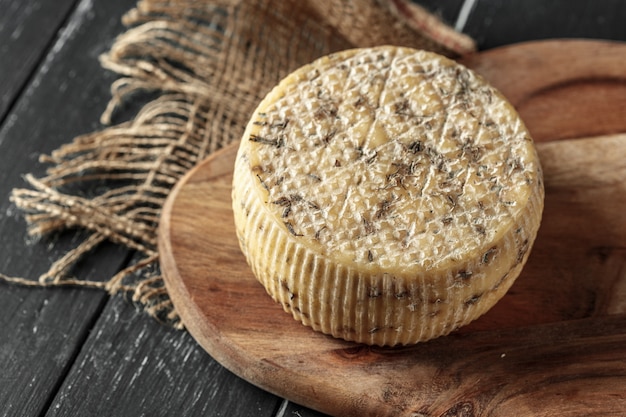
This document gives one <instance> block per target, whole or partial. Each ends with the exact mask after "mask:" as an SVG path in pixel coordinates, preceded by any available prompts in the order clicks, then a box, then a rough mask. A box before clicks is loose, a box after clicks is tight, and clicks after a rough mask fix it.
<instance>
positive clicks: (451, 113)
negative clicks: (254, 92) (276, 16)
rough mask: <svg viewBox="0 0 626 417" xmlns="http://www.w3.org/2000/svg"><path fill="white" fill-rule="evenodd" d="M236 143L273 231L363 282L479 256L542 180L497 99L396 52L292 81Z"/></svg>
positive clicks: (323, 66) (435, 64)
mask: <svg viewBox="0 0 626 417" xmlns="http://www.w3.org/2000/svg"><path fill="white" fill-rule="evenodd" d="M243 141H244V142H245V143H244V144H242V145H243V147H242V149H243V154H242V155H243V158H244V159H245V160H246V163H247V164H248V165H247V166H248V167H249V172H250V174H251V175H252V176H254V177H255V178H254V180H255V182H256V187H255V189H254V191H255V192H257V193H258V195H259V198H261V199H263V201H264V202H265V208H266V209H267V210H269V211H270V212H271V216H273V218H274V219H275V220H276V221H277V222H278V223H279V224H280V226H281V227H283V228H284V230H285V231H286V232H287V233H289V234H290V235H291V236H292V237H293V238H294V239H297V240H298V241H299V243H302V244H305V245H307V246H308V247H309V248H310V249H312V250H314V251H316V252H317V253H320V254H321V255H322V256H327V257H329V258H331V259H334V260H336V261H338V262H342V263H345V264H348V265H351V264H354V265H359V266H361V267H365V268H370V269H372V270H380V269H382V270H385V271H391V272H402V271H411V270H416V269H417V270H430V269H438V268H446V267H449V266H450V265H453V264H454V263H456V262H458V261H459V260H461V259H465V258H466V257H468V256H472V257H477V256H484V255H481V254H484V253H485V250H486V249H488V248H489V246H490V244H491V242H494V241H498V239H500V237H501V235H502V234H503V233H505V232H506V231H507V229H508V228H510V227H511V225H512V224H513V223H514V222H515V221H516V220H517V217H518V216H520V215H521V212H522V208H523V206H524V205H525V204H526V203H527V200H528V199H529V196H530V194H531V192H532V188H533V187H537V182H538V181H540V176H541V172H540V166H539V162H538V159H537V156H536V153H535V150H534V146H533V144H532V140H531V138H530V136H529V134H528V131H527V130H526V128H525V126H524V124H523V123H522V122H521V120H520V119H519V116H518V115H517V113H516V112H515V110H514V109H513V108H512V107H511V105H510V104H509V103H508V102H507V101H506V100H505V99H504V98H503V97H502V95H501V94H500V93H499V92H498V91H497V90H495V89H494V88H492V87H491V86H490V85H488V84H487V83H486V82H485V81H484V80H483V79H482V78H480V77H478V76H476V75H475V74H474V73H473V72H471V71H470V70H468V69H466V68H465V67H463V66H460V65H459V64H457V63H455V62H454V61H451V60H448V59H446V58H443V57H441V56H438V55H435V54H432V53H429V52H424V51H415V50H412V49H404V48H397V47H379V48H372V49H366V50H352V51H344V52H341V53H337V54H334V55H330V56H328V57H325V58H322V59H320V60H318V61H316V62H314V63H312V64H310V65H308V66H305V67H303V68H301V69H299V70H297V71H295V72H294V73H292V74H291V75H290V76H288V77H287V78H286V79H284V80H283V81H282V82H281V83H280V84H279V85H278V86H277V87H275V88H274V90H273V91H272V92H271V93H270V94H268V96H267V97H266V98H265V99H264V100H263V102H262V103H261V104H260V106H259V108H258V109H257V111H256V113H255V114H254V115H253V117H252V120H251V122H250V124H249V125H248V127H247V130H246V133H245V134H244V136H243ZM487 253H488V251H487Z"/></svg>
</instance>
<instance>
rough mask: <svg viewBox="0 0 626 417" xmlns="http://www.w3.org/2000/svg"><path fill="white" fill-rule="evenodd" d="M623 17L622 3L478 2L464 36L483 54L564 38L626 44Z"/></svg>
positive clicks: (625, 5)
mask: <svg viewBox="0 0 626 417" xmlns="http://www.w3.org/2000/svg"><path fill="white" fill-rule="evenodd" d="M624 16H626V2H623V1H622V0H597V1H587V0H570V1H544V0H525V1H523V2H521V1H508V0H476V2H475V4H474V7H473V9H472V11H471V13H470V16H469V18H468V20H467V24H466V25H465V29H464V32H465V33H467V34H468V35H470V36H472V37H473V38H474V39H475V40H476V42H477V44H478V47H479V48H480V49H483V50H484V49H490V48H494V47H496V46H501V45H508V44H512V43H516V42H522V41H527V40H538V39H548V38H563V37H565V38H595V39H609V40H621V41H626V29H625V27H624Z"/></svg>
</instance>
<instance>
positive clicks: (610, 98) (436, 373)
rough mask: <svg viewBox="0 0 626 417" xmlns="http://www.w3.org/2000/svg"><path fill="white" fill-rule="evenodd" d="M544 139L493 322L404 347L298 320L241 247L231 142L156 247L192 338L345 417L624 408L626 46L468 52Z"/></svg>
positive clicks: (254, 377) (178, 192)
mask: <svg viewBox="0 0 626 417" xmlns="http://www.w3.org/2000/svg"><path fill="white" fill-rule="evenodd" d="M464 63H465V64H467V65H468V66H470V67H472V68H474V69H475V70H476V71H478V72H479V73H481V74H482V75H483V76H484V77H485V78H487V79H488V80H490V81H491V82H492V83H493V84H494V85H495V86H496V87H498V88H499V89H500V90H501V91H502V92H503V93H504V94H505V95H506V96H507V97H508V98H509V99H510V100H511V101H512V103H513V104H514V105H515V106H516V107H517V108H518V109H519V111H520V113H521V115H522V117H523V118H524V119H525V121H526V122H527V124H528V126H529V129H530V130H531V132H532V133H533V135H534V137H535V139H536V141H537V142H538V143H537V147H538V150H539V153H540V158H541V161H542V165H543V168H544V173H545V184H546V201H545V211H544V217H543V222H542V226H541V229H540V232H539V236H538V238H537V241H536V244H535V247H534V249H533V252H532V254H531V257H530V260H529V262H528V264H527V265H526V267H525V269H524V271H523V273H522V274H521V276H520V277H519V278H518V280H517V281H516V283H515V284H514V286H513V287H512V288H511V290H510V291H509V292H508V293H507V295H506V296H505V297H504V298H503V299H502V300H501V301H500V302H499V303H498V304H497V305H496V306H495V307H494V308H493V309H492V310H490V311H489V312H488V313H487V314H486V315H484V316H483V317H481V318H480V319H478V320H477V321H475V322H474V323H472V324H470V325H469V326H466V327H464V328H462V329H460V330H459V331H457V332H456V333H453V334H451V335H449V336H446V337H441V338H439V339H435V340H432V341H430V342H426V343H421V344H418V345H415V346H410V347H402V348H377V347H368V346H363V345H358V344H354V343H348V342H345V341H341V340H337V339H333V338H331V337H328V336H325V335H322V334H319V333H316V332H313V331H312V330H311V329H309V328H307V327H304V326H302V325H301V324H299V322H296V321H294V320H293V319H292V318H291V316H290V315H288V314H286V313H284V312H283V311H282V308H281V307H280V306H279V305H277V304H275V303H274V302H273V301H272V300H271V299H270V297H269V296H268V295H267V294H266V293H265V291H264V289H263V288H262V287H261V285H260V284H258V283H257V281H256V280H255V278H254V276H253V275H252V273H251V272H250V270H249V269H248V266H247V264H246V262H245V259H244V257H243V255H242V254H241V252H240V250H239V247H238V244H237V238H236V237H235V232H234V225H233V219H232V213H231V207H230V205H231V199H230V187H231V180H232V166H233V161H234V157H235V152H236V145H233V146H230V147H228V148H226V149H224V150H222V151H219V152H218V153H215V154H214V155H213V156H212V157H210V158H209V159H208V160H206V161H205V162H203V163H202V164H201V165H199V166H198V167H197V168H195V169H194V170H193V171H192V172H190V173H189V174H188V175H187V176H186V177H185V178H184V179H182V181H181V182H180V183H179V184H178V185H177V186H176V188H175V189H174V191H173V192H172V194H171V196H170V198H169V200H168V202H167V204H166V206H165V208H164V212H163V217H162V223H161V227H160V236H159V245H160V246H159V249H160V253H161V263H162V268H163V273H164V275H165V279H166V284H167V287H168V290H169V293H170V295H171V298H172V300H173V302H174V304H175V306H176V308H177V309H178V311H179V313H180V315H181V317H182V319H183V321H184V323H185V325H186V326H187V328H188V330H189V332H190V333H191V334H192V335H193V336H194V337H195V338H196V340H197V341H198V343H200V345H202V347H203V348H204V349H206V351H207V352H208V353H209V354H211V355H212V356H213V357H214V358H215V359H216V360H218V361H219V362H220V363H222V364H223V365H224V366H225V367H227V368H228V369H230V370H231V371H233V372H234V373H236V374H237V375H239V376H241V377H242V378H244V379H246V380H248V381H250V382H252V383H253V384H256V385H258V386H259V387H261V388H264V389H266V390H268V391H271V392H273V393H275V394H277V395H279V396H282V397H285V398H288V399H290V400H292V401H294V402H296V403H299V404H302V405H305V406H308V407H311V408H314V409H317V410H320V411H323V412H325V413H328V414H331V415H335V416H359V417H360V416H413V417H417V416H486V415H489V416H536V415H541V416H573V415H576V416H579V415H602V416H607V415H620V416H621V415H626V45H624V44H617V43H604V42H592V41H545V42H533V43H527V44H520V45H514V46H510V47H505V48H501V49H497V50H492V51H489V52H485V53H480V54H477V55H475V56H472V57H469V58H466V59H465V60H464Z"/></svg>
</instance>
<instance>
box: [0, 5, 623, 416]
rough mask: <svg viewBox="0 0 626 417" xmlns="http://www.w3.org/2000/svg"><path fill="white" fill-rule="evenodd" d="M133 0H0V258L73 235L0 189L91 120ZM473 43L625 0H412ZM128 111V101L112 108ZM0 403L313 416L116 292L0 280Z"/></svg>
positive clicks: (42, 266)
mask: <svg viewBox="0 0 626 417" xmlns="http://www.w3.org/2000/svg"><path fill="white" fill-rule="evenodd" d="M134 3H135V0H106V1H105V0H21V1H17V0H0V196H1V198H0V250H1V253H0V272H1V273H4V274H7V275H12V276H23V277H30V278H36V277H38V276H39V275H40V274H41V273H43V272H45V271H46V270H47V267H48V266H49V265H50V263H51V262H52V261H53V260H55V259H57V257H58V256H59V254H62V253H64V252H65V251H66V250H67V248H69V247H70V245H71V241H72V239H75V236H74V235H72V234H71V233H70V234H65V235H62V236H54V237H50V238H46V239H42V240H39V241H32V239H31V238H28V237H27V235H26V224H25V222H24V220H23V217H22V214H21V213H20V212H19V211H18V210H17V209H16V208H15V206H14V205H12V203H11V202H10V201H9V194H10V192H11V189H12V188H14V187H22V186H24V185H25V182H24V180H23V178H22V176H23V174H25V173H28V172H34V173H35V174H38V173H39V174H40V173H42V172H43V170H44V169H45V167H44V166H42V165H41V164H40V163H39V162H38V156H39V155H40V154H42V153H49V152H51V151H52V150H54V149H55V148H57V147H59V146H60V145H61V144H63V143H66V142H68V141H70V140H71V138H73V137H74V136H76V135H79V134H82V133H87V132H90V131H93V130H96V129H99V128H101V126H100V125H99V122H98V120H99V116H100V114H101V112H102V111H103V110H104V108H105V105H106V103H107V101H108V99H109V97H110V94H109V86H110V84H111V83H112V82H113V81H114V80H115V78H116V75H115V74H112V73H110V72H107V71H105V70H103V69H102V68H101V67H100V65H99V63H98V59H97V57H98V55H99V54H100V53H102V52H105V51H106V50H107V49H108V48H109V47H110V46H111V44H112V42H113V40H114V38H115V37H116V35H117V34H119V33H121V32H122V31H123V30H124V28H123V27H122V25H121V23H120V18H121V16H122V15H123V14H124V13H125V12H126V11H127V10H129V9H130V8H132V7H133V6H134ZM421 3H422V4H423V5H425V6H427V7H428V8H430V9H431V10H433V11H434V12H435V13H437V14H439V15H440V16H442V17H443V19H444V20H446V21H448V22H449V23H450V24H452V25H453V26H456V27H457V28H458V29H461V30H462V31H464V32H465V33H467V34H469V35H471V36H473V37H474V38H475V39H476V40H477V42H478V45H479V47H480V48H481V49H483V50H484V49H489V48H493V47H497V46H500V45H506V44H511V43H515V42H521V41H526V40H533V39H545V38H559V37H578V38H595V39H612V40H620V41H626V25H625V24H624V22H625V21H626V2H624V1H623V0H598V1H588V0H551V1H545V0H523V1H522V0H464V1H463V0H448V1H445V2H440V1H436V0H428V1H422V2H421ZM130 114H132V104H131V105H130V106H129V109H128V110H127V111H126V112H121V113H120V114H118V116H117V117H118V120H116V121H121V120H122V119H123V118H125V117H129V115H130ZM129 258H130V256H129V253H128V252H127V251H125V250H123V249H120V248H117V247H114V246H106V247H103V248H102V249H100V250H99V252H98V253H97V256H94V257H92V258H90V260H89V261H86V262H84V263H83V264H81V265H80V267H79V269H78V271H77V274H78V275H79V276H83V277H97V276H102V277H106V276H109V275H110V274H111V273H112V272H115V271H117V270H119V269H120V268H122V267H124V266H125V265H126V264H127V263H128V262H130V259H129ZM0 323H1V325H0V327H1V331H0V415H2V416H43V415H46V416H90V415H114V416H166V415H168V416H169V415H171V416H179V415H194V416H195V415H203V416H225V415H228V416H268V417H269V416H281V417H282V416H301V417H304V416H321V414H320V413H318V412H315V411H312V410H309V409H307V408H305V407H302V406H299V405H297V404H293V403H290V402H288V401H285V400H283V399H281V398H278V397H276V396H274V395H271V394H269V393H266V392H264V391H262V390H260V389H258V388H256V387H254V386H253V385H251V384H249V383H247V382H245V381H243V380H241V379H239V378H238V377H236V376H234V375H233V374H231V373H230V372H229V371H227V370H226V369H224V368H223V367H222V366H221V365H219V364H218V363H216V362H215V361H214V360H213V359H212V358H211V357H210V356H209V355H208V354H206V353H205V352H204V351H203V350H202V349H201V348H200V347H199V346H198V345H197V344H196V343H195V341H194V340H193V339H192V338H191V337H190V336H189V334H187V333H186V332H183V331H177V330H172V329H170V328H167V327H165V326H163V325H161V324H159V323H157V322H156V321H154V320H153V319H151V318H149V317H147V316H146V315H145V314H143V313H142V312H139V311H137V310H136V309H135V307H134V306H133V305H132V304H131V303H130V302H129V301H128V300H125V299H124V298H123V297H121V296H114V297H109V296H107V295H106V294H105V293H103V292H100V291H96V290H89V289H78V288H59V289H33V288H25V287H20V286H15V285H7V284H4V283H1V284H0Z"/></svg>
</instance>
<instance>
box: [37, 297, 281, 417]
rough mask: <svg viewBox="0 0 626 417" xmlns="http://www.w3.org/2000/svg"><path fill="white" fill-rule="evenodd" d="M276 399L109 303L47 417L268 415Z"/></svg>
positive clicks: (118, 300)
mask: <svg viewBox="0 0 626 417" xmlns="http://www.w3.org/2000/svg"><path fill="white" fill-rule="evenodd" d="M280 403H281V400H280V399H279V398H278V397H275V396H272V395H270V394H268V393H267V392H265V391H263V390H261V389H259V388H256V387H254V386H253V385H251V384H249V383H247V382H245V381H243V380H242V379H240V378H238V377H236V376H235V375H234V374H232V373H230V372H229V371H227V370H226V369H225V368H223V367H222V366H221V365H219V364H218V363H217V362H215V361H214V360H213V359H211V357H210V356H209V355H208V354H207V353H206V352H205V351H204V350H202V349H201V348H200V346H199V345H198V344H196V342H195V341H194V340H193V339H192V338H191V336H190V335H189V333H187V332H184V331H178V330H173V329H171V328H168V327H165V326H162V325H160V324H158V323H157V322H156V321H154V320H153V319H151V318H149V317H147V316H145V315H143V314H138V313H137V311H136V310H135V309H134V308H133V307H132V306H131V305H130V304H129V303H128V302H127V300H125V299H123V298H122V297H119V296H115V297H112V298H111V300H110V302H109V303H107V305H106V308H105V309H104V312H103V315H102V317H101V318H100V319H99V320H98V322H97V324H96V326H95V327H94V328H93V330H92V332H91V336H90V337H89V339H88V340H87V342H86V344H85V346H84V348H83V350H82V351H81V353H80V355H79V357H78V358H77V361H76V365H75V366H74V367H73V368H72V370H71V372H70V373H69V375H68V377H67V379H66V380H65V382H64V384H63V386H62V388H61V390H60V391H59V394H58V395H57V397H56V398H55V400H54V402H53V403H52V404H51V407H50V409H49V412H48V414H47V416H49V417H53V416H55V417H56V416H88V415H111V416H122V415H123V416H140V415H141V416H155V415H164V416H165V415H168V416H174V415H180V416H200V415H201V416H207V417H210V416H224V415H229V416H259V417H263V416H267V417H269V416H272V415H273V414H274V413H275V411H276V409H277V408H278V406H279V405H280Z"/></svg>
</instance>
